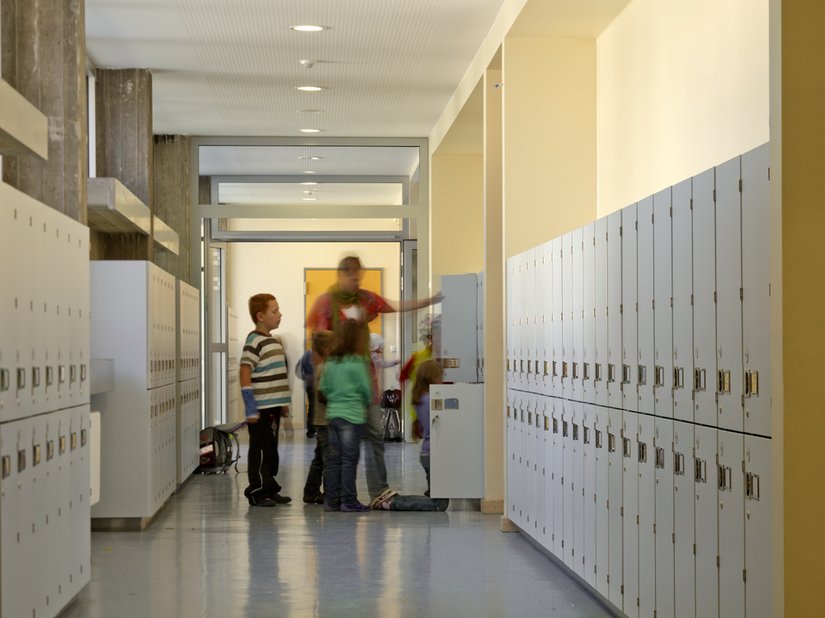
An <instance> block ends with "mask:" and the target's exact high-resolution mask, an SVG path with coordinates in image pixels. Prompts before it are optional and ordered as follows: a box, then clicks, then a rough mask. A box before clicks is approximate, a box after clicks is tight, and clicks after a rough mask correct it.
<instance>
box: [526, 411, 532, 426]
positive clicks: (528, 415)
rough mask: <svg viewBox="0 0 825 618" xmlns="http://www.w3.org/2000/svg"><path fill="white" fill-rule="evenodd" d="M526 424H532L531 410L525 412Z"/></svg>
mask: <svg viewBox="0 0 825 618" xmlns="http://www.w3.org/2000/svg"><path fill="white" fill-rule="evenodd" d="M527 424H528V425H531V426H532V424H533V413H532V412H528V413H527Z"/></svg>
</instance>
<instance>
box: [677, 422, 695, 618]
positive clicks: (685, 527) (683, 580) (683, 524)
mask: <svg viewBox="0 0 825 618" xmlns="http://www.w3.org/2000/svg"><path fill="white" fill-rule="evenodd" d="M693 428H694V426H693V425H692V424H689V423H683V422H681V421H675V422H674V423H673V529H674V532H673V534H674V537H673V538H674V541H675V542H674V561H673V567H674V569H673V574H674V578H675V581H677V582H678V583H679V585H677V586H676V593H675V597H674V607H675V613H674V615H675V616H676V618H695V617H696V616H701V614H697V613H696V559H695V555H694V543H695V542H696V530H695V523H696V519H695V513H694V509H695V504H694V503H695V501H696V500H695V498H694V495H693V486H694V480H693V479H694V470H695V466H694V460H693V437H694V436H693Z"/></svg>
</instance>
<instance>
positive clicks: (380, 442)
mask: <svg viewBox="0 0 825 618" xmlns="http://www.w3.org/2000/svg"><path fill="white" fill-rule="evenodd" d="M382 421H383V417H382V414H381V408H379V407H378V406H377V405H375V404H371V405H370V406H369V407H368V408H367V443H366V444H365V445H364V463H365V464H366V466H367V490H368V491H369V492H370V498H377V497H378V496H380V495H381V492H383V491H384V490H385V489H387V488H389V485H388V484H387V465H386V464H385V463H384V423H383V422H382Z"/></svg>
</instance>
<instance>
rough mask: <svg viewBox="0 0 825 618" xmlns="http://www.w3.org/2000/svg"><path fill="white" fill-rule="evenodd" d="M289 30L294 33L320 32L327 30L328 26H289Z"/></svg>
mask: <svg viewBox="0 0 825 618" xmlns="http://www.w3.org/2000/svg"><path fill="white" fill-rule="evenodd" d="M289 29H290V30H295V31H296V32H321V31H322V30H329V26H318V25H315V24H300V25H298V26H290V27H289Z"/></svg>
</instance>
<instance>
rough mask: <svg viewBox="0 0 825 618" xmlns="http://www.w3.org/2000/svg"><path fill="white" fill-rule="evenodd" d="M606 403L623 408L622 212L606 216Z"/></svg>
mask: <svg viewBox="0 0 825 618" xmlns="http://www.w3.org/2000/svg"><path fill="white" fill-rule="evenodd" d="M606 379H607V402H608V405H609V406H610V407H612V408H621V407H622V212H621V211H617V212H614V213H613V214H610V215H608V216H607V378H606Z"/></svg>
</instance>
